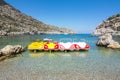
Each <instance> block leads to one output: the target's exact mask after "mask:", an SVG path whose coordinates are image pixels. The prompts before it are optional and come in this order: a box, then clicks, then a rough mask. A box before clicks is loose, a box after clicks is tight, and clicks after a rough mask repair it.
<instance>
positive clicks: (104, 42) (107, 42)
mask: <svg viewBox="0 0 120 80" xmlns="http://www.w3.org/2000/svg"><path fill="white" fill-rule="evenodd" d="M96 45H97V46H104V47H108V48H113V49H120V44H119V43H118V42H116V41H114V40H113V38H112V35H111V34H109V33H106V34H104V35H102V36H100V37H99V40H98V41H97V43H96Z"/></svg>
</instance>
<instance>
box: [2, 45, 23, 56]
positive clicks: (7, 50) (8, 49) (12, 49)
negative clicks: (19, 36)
mask: <svg viewBox="0 0 120 80" xmlns="http://www.w3.org/2000/svg"><path fill="white" fill-rule="evenodd" d="M22 51H24V48H23V47H22V46H21V45H15V46H12V45H7V46H5V47H4V48H3V49H1V51H0V52H1V54H2V55H4V56H11V55H16V54H18V53H21V52H22Z"/></svg>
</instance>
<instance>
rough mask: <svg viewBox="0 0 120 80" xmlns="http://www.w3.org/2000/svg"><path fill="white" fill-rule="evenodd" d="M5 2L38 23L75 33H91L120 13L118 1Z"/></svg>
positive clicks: (26, 0) (44, 0)
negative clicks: (64, 28)
mask: <svg viewBox="0 0 120 80" xmlns="http://www.w3.org/2000/svg"><path fill="white" fill-rule="evenodd" d="M5 1H6V2H7V3H9V4H11V5H12V6H14V7H15V8H17V9H18V10H20V11H21V12H22V13H25V14H27V15H29V16H32V17H33V18H35V19H37V20H39V21H42V22H44V23H46V24H50V25H55V26H58V27H66V28H69V29H72V30H74V31H76V32H77V33H92V31H93V30H94V29H95V28H96V27H97V26H98V25H99V24H100V23H102V22H103V20H106V19H107V18H108V17H110V16H112V15H115V14H118V13H120V0H5Z"/></svg>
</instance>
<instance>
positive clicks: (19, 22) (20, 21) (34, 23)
mask: <svg viewBox="0 0 120 80" xmlns="http://www.w3.org/2000/svg"><path fill="white" fill-rule="evenodd" d="M37 33H38V34H39V33H74V31H72V30H69V29H66V28H59V27H56V26H52V25H47V24H45V23H43V22H41V21H38V20H36V19H34V18H32V17H31V16H27V15H26V14H24V13H22V12H20V11H19V10H17V9H16V8H14V7H13V6H11V5H9V4H8V3H6V2H5V1H4V0H0V36H4V35H13V34H37Z"/></svg>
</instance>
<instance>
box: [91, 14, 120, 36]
mask: <svg viewBox="0 0 120 80" xmlns="http://www.w3.org/2000/svg"><path fill="white" fill-rule="evenodd" d="M105 33H109V34H111V35H115V36H120V14H116V15H113V16H111V17H109V18H108V19H107V20H105V21H103V22H102V23H101V24H100V25H98V26H97V27H96V29H95V30H94V31H93V35H102V34H105Z"/></svg>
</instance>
